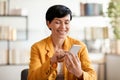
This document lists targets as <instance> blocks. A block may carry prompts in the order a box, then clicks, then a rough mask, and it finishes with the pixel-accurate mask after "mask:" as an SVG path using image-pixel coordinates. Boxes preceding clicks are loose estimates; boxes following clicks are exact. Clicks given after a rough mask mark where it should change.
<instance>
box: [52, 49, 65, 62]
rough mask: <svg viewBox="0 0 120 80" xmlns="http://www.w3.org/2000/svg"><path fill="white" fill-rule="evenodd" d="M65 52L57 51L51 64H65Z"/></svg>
mask: <svg viewBox="0 0 120 80" xmlns="http://www.w3.org/2000/svg"><path fill="white" fill-rule="evenodd" d="M64 58H65V52H64V51H63V50H62V49H59V50H57V51H56V52H55V53H54V55H53V56H52V58H51V63H57V62H63V61H64Z"/></svg>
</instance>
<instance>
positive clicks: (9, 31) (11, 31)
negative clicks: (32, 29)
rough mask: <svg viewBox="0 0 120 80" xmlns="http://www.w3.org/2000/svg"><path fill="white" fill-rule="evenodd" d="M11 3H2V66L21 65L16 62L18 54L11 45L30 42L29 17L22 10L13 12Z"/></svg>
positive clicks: (0, 8) (0, 5) (0, 28)
mask: <svg viewBox="0 0 120 80" xmlns="http://www.w3.org/2000/svg"><path fill="white" fill-rule="evenodd" d="M9 3H10V0H1V1H0V48H1V51H0V65H12V64H17V65H19V63H20V62H15V59H17V58H18V57H16V58H14V56H15V55H16V54H15V51H13V50H11V45H13V43H16V42H19V43H20V42H26V41H27V40H28V16H27V15H23V14H22V11H21V10H14V11H12V12H11V11H10V10H9V7H10V4H9ZM11 51H12V52H11ZM13 52H14V55H13ZM20 64H24V63H20Z"/></svg>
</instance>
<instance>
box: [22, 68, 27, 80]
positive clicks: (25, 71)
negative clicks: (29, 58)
mask: <svg viewBox="0 0 120 80" xmlns="http://www.w3.org/2000/svg"><path fill="white" fill-rule="evenodd" d="M27 76H28V69H23V70H22V72H21V80H27Z"/></svg>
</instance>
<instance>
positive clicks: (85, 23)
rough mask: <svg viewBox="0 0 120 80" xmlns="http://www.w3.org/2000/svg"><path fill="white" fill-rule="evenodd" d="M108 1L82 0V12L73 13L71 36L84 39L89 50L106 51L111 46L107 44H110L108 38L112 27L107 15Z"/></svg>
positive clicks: (95, 51) (93, 51) (80, 4)
mask: <svg viewBox="0 0 120 80" xmlns="http://www.w3.org/2000/svg"><path fill="white" fill-rule="evenodd" d="M108 3H109V1H105V2H103V1H99V0H96V1H93V0H89V1H88V0H86V1H83V0H81V1H80V2H79V10H80V11H79V12H80V14H79V15H75V14H73V20H72V27H71V28H72V29H71V31H70V36H72V37H74V38H77V39H79V40H82V41H84V42H85V43H86V45H87V47H88V50H89V52H92V53H101V52H103V53H104V52H106V50H107V48H109V47H108V46H106V43H107V44H109V43H108V42H107V40H108V38H109V29H110V28H109V27H110V24H109V18H108V17H106V10H107V5H108ZM78 34H79V35H78ZM97 44H98V45H97ZM104 44H105V45H104ZM103 48H105V49H106V50H105V49H103Z"/></svg>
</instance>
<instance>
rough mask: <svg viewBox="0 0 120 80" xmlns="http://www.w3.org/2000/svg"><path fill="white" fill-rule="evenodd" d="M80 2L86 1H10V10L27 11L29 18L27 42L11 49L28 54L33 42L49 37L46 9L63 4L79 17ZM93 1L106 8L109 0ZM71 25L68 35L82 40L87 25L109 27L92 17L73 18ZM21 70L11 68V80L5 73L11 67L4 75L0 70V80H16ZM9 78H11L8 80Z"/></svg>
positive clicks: (99, 19) (105, 22) (100, 18)
mask: <svg viewBox="0 0 120 80" xmlns="http://www.w3.org/2000/svg"><path fill="white" fill-rule="evenodd" d="M80 1H83V2H85V1H88V0H85V1H84V0H10V10H11V9H14V8H16V9H19V8H20V9H23V10H27V13H28V17H29V21H28V23H29V24H28V25H29V37H28V38H29V39H28V40H27V41H22V42H21V41H19V42H12V43H11V47H13V48H17V50H18V49H19V50H22V49H27V50H28V52H29V51H30V47H31V45H32V44H33V43H34V42H36V41H39V40H41V39H43V38H45V37H46V36H48V35H50V31H49V30H48V28H47V26H46V23H45V13H46V10H47V9H48V7H49V6H51V5H53V4H64V5H66V6H68V7H69V8H70V9H71V10H72V12H73V13H74V14H75V15H77V16H79V15H80V11H79V10H80V9H79V2H80ZM94 1H95V2H100V3H104V7H106V4H107V1H109V0H105V1H104V2H102V1H101V0H91V2H94ZM101 24H102V25H101ZM72 25H73V26H74V27H72V30H73V31H72V32H71V33H70V35H71V36H73V37H75V38H78V39H83V36H84V35H83V32H82V31H81V30H82V29H83V27H85V26H87V27H88V25H94V26H96V25H97V26H104V25H109V24H108V21H107V20H106V19H105V20H104V19H103V18H102V17H94V19H93V18H92V19H91V18H90V17H86V18H85V17H82V18H73V21H72ZM73 28H74V29H73ZM77 32H82V33H81V34H80V35H79V36H78V35H75V34H77ZM81 37H82V38H81ZM5 45H6V43H5ZM1 47H3V46H1ZM5 47H6V46H5ZM0 49H2V48H0ZM2 67H4V66H2ZM0 68H1V67H0ZM23 68H24V67H22V68H20V67H18V68H17V67H16V66H14V67H12V69H13V70H15V71H14V72H10V73H9V74H12V73H13V74H14V75H15V73H16V77H15V78H13V76H14V75H9V74H7V71H9V70H11V66H10V67H7V70H6V71H5V73H4V70H3V71H2V68H1V69H0V70H1V71H2V72H3V73H0V80H13V79H16V80H17V78H20V71H21V69H23ZM96 69H97V68H96ZM1 71H0V72H1ZM3 74H4V75H3ZM1 75H3V76H1ZM6 76H8V77H6ZM10 77H12V78H11V79H10ZM8 78H9V79H8Z"/></svg>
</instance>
